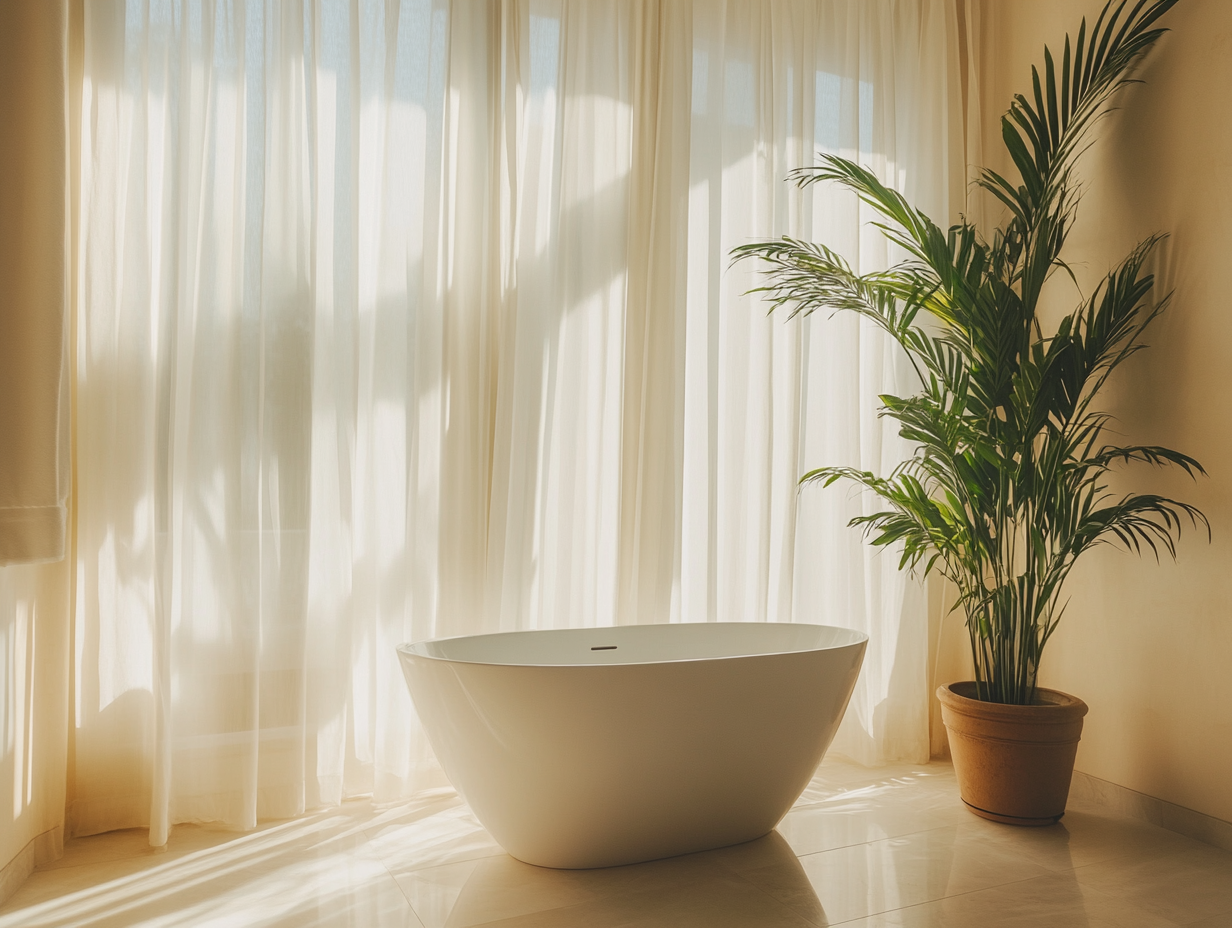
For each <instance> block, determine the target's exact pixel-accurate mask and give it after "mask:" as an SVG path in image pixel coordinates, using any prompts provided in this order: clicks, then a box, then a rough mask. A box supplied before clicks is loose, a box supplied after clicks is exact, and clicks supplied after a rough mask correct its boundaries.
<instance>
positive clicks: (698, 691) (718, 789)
mask: <svg viewBox="0 0 1232 928" xmlns="http://www.w3.org/2000/svg"><path fill="white" fill-rule="evenodd" d="M867 641H868V638H867V636H865V635H863V634H861V633H859V632H853V631H850V630H848V629H842V628H832V627H829V626H824V625H803V624H785V623H777V624H776V623H762V622H730V623H692V624H674V625H629V626H618V627H614V628H579V629H563V630H559V631H531V632H506V633H502V634H496V635H476V636H471V637H465V638H445V639H437V640H434V641H422V642H418V643H416V644H407V645H402V646H400V647H399V648H398V656H399V658H400V659H401V662H402V669H403V672H404V673H405V675H406V680H407V685H408V686H409V687H410V691H411V698H412V700H413V702H414V703H415V709H416V711H417V712H418V713H419V718H420V721H421V722H422V723H423V726H424V730H425V731H426V733H427V735H428V739H429V741H431V743H432V747H433V748H434V749H435V751H436V755H437V757H438V759H439V760H440V762H441V766H442V767H443V768H444V770H445V773H446V775H447V776H448V777H449V779H450V781H451V782H452V783H453V785H454V786H455V787H456V788H457V790H458V792H459V793H460V794H461V795H462V797H463V798H464V799H465V800H466V801H467V802H468V803H469V804H470V807H471V809H472V811H474V813H475V815H476V817H478V819H479V821H480V822H482V823H483V825H484V827H486V828H487V829H488V831H489V832H490V833H491V834H492V837H493V838H494V839H495V840H496V841H497V842H498V843H499V844H500V845H501V846H502V847H504V848H505V850H507V851H508V852H509V853H510V854H512V855H513V856H514V857H517V858H518V859H519V860H523V861H526V862H527V863H531V864H537V865H539V866H544V867H559V868H568V869H579V868H589V867H611V866H616V865H620V864H630V863H636V862H639V861H644V860H654V859H657V858H660V857H671V856H674V855H677V854H687V853H691V852H693V851H702V850H708V849H710V848H716V847H723V846H725V845H729V844H738V843H740V842H743V841H751V840H753V839H754V838H758V837H760V836H762V835H764V834H766V833H767V832H769V831H770V830H771V829H772V828H774V826H775V825H776V824H778V821H779V819H781V818H782V817H783V815H784V814H785V813H786V812H787V810H788V809H789V808H790V807H791V804H792V803H793V802H795V800H796V799H797V797H799V795H800V793H801V792H803V791H804V787H805V786H807V785H808V782H809V780H810V779H811V777H812V776H813V773H814V772H815V770H816V768H817V765H818V764H819V763H820V762H821V758H822V755H823V754H824V753H825V751H826V748H827V747H829V745H830V741H831V739H832V738H833V737H834V732H835V730H836V729H837V728H838V724H839V722H840V720H841V719H842V717H843V712H844V711H845V710H846V708H847V701H848V699H850V697H851V691H852V689H853V688H854V686H855V681H856V676H857V675H858V674H859V672H860V663H861V661H862V660H863V657H864V647H865V644H866V643H867Z"/></svg>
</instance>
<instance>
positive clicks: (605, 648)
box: [590, 644, 616, 651]
mask: <svg viewBox="0 0 1232 928" xmlns="http://www.w3.org/2000/svg"><path fill="white" fill-rule="evenodd" d="M590 650H592V651H615V650H616V645H614V644H601V645H599V646H598V647H594V648H591V649H590Z"/></svg>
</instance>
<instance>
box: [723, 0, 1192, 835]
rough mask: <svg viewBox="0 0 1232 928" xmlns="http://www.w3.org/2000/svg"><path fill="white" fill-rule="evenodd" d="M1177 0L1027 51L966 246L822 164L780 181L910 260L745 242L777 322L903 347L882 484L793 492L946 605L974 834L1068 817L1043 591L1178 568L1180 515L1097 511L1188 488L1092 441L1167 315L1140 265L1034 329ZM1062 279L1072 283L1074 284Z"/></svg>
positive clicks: (1051, 606)
mask: <svg viewBox="0 0 1232 928" xmlns="http://www.w3.org/2000/svg"><path fill="white" fill-rule="evenodd" d="M1175 2H1176V0H1154V2H1148V0H1139V2H1138V3H1137V4H1136V5H1135V6H1133V7H1132V9H1130V10H1129V11H1128V15H1124V16H1123V15H1122V14H1124V13H1125V7H1126V3H1125V2H1121V3H1120V5H1119V6H1116V7H1115V8H1114V7H1113V3H1112V2H1110V3H1109V4H1108V5H1107V6H1105V7H1104V9H1103V12H1101V14H1100V16H1099V18H1098V20H1097V21H1096V22H1095V26H1094V28H1092V29H1091V30H1090V33H1089V34H1088V32H1087V23H1086V20H1085V19H1084V20H1083V21H1082V25H1081V27H1080V28H1079V31H1078V37H1077V40H1076V42H1074V43H1073V44H1072V45H1071V42H1070V38H1069V36H1068V35H1067V36H1066V38H1065V47H1064V51H1063V53H1062V55H1061V57H1060V64H1059V66H1058V64H1057V61H1056V59H1054V56H1053V54H1052V53H1051V51H1050V50H1049V49H1047V48H1045V49H1044V63H1043V68H1042V71H1043V73H1042V74H1041V73H1040V69H1037V68H1032V88H1033V93H1032V96H1031V97H1030V98H1028V97H1027V96H1023V95H1018V96H1016V97H1015V98H1014V101H1013V103H1012V105H1011V107H1010V109H1009V112H1008V113H1007V114H1006V115H1005V116H1004V117H1003V118H1002V120H1001V129H1002V138H1003V140H1004V142H1005V145H1006V148H1007V149H1008V152H1009V155H1010V157H1011V159H1012V160H1013V163H1014V166H1015V167H1016V169H1017V172H1018V174H1019V175H1020V182H1019V183H1014V182H1012V181H1011V180H1009V179H1007V178H1005V177H1003V176H1001V175H999V174H997V173H995V172H993V171H990V170H985V171H983V172H981V174H980V176H979V179H978V181H977V183H978V184H979V186H980V187H982V188H983V189H984V190H986V191H988V192H989V193H991V194H992V195H993V196H995V197H996V198H997V199H998V200H999V201H1000V202H1001V204H1003V205H1004V207H1005V215H1006V217H1007V218H1005V219H1004V221H1003V222H1002V224H1001V225H1000V226H999V227H997V228H995V229H993V230H992V235H991V236H990V237H987V238H986V237H984V236H983V235H981V233H980V231H979V230H977V228H976V227H975V226H974V225H973V224H972V223H970V222H967V221H965V220H964V221H962V222H960V223H958V224H957V225H954V226H952V227H951V228H950V229H949V230H948V233H947V232H946V231H943V230H942V229H941V228H940V227H939V226H938V225H937V224H936V223H934V222H933V221H932V220H931V219H929V218H928V217H927V216H926V215H924V214H923V213H922V212H920V211H919V210H918V209H915V208H914V207H913V206H912V205H911V204H910V203H908V202H907V201H906V199H904V198H903V196H901V195H900V194H899V193H897V192H896V191H894V190H891V189H889V188H888V187H886V186H885V185H883V184H882V183H881V182H880V181H878V179H877V178H876V177H875V176H874V175H873V174H872V172H870V171H868V170H866V169H865V168H863V167H861V166H860V165H858V164H856V163H854V162H852V161H850V160H847V159H844V158H839V157H834V156H829V155H826V156H823V157H822V158H821V159H820V164H818V165H817V166H814V167H809V168H802V169H800V170H797V171H795V172H793V174H792V179H793V180H794V181H795V182H796V183H797V184H798V185H800V186H801V187H804V186H807V185H809V184H814V183H818V182H821V181H827V182H833V183H837V184H840V185H842V186H844V187H846V188H848V189H850V190H852V191H854V192H855V194H856V195H857V196H859V198H860V199H861V200H863V201H864V202H865V203H867V204H868V205H869V206H870V207H872V208H873V209H874V210H875V211H876V212H877V213H879V214H880V220H881V221H880V223H879V226H880V228H881V230H882V232H883V233H884V234H885V236H886V237H887V238H888V239H889V240H890V241H891V242H893V243H895V244H896V245H898V246H900V247H901V248H902V249H903V250H904V251H905V252H906V256H907V257H906V259H905V260H904V261H902V262H901V263H899V264H897V265H895V266H894V267H892V268H890V269H889V270H886V271H880V272H876V273H871V274H864V275H859V274H856V273H855V272H853V271H852V269H851V267H850V265H848V263H847V262H846V261H845V260H844V259H843V257H842V256H841V255H839V254H836V253H835V252H833V251H831V250H830V249H828V248H826V247H825V246H823V245H820V244H815V243H809V242H802V241H798V240H795V239H791V238H783V239H779V240H776V241H769V242H760V243H754V244H749V245H744V246H742V247H739V248H737V249H735V251H734V257H735V259H736V260H740V259H749V258H751V259H757V260H759V261H760V262H761V265H762V270H763V271H764V273H765V275H766V282H765V286H761V287H758V288H756V290H755V291H754V292H760V293H763V294H764V295H765V298H766V299H767V300H768V301H769V302H770V303H771V305H772V308H780V307H783V308H786V309H787V310H788V311H789V312H790V314H791V315H793V316H794V315H796V314H800V313H804V314H807V313H811V312H813V311H814V310H817V309H821V308H826V309H829V310H833V311H838V310H847V311H851V312H855V313H859V314H860V315H862V316H865V317H867V318H868V319H871V320H872V321H873V322H875V323H876V324H877V325H879V326H880V327H881V328H883V329H884V330H885V331H886V332H888V333H889V334H890V336H891V337H893V338H894V340H895V341H896V342H897V343H898V344H899V345H900V346H901V347H902V349H903V350H904V351H905V352H906V353H907V356H908V357H909V358H910V360H911V363H912V365H913V366H914V368H915V371H916V374H917V375H918V378H919V384H920V389H919V392H917V393H916V394H915V395H913V396H908V397H898V396H883V397H881V401H882V404H883V405H882V406H881V414H882V415H884V416H888V417H889V418H891V419H893V420H896V421H897V422H898V424H899V430H900V434H901V435H902V436H903V437H904V438H906V439H908V440H909V441H911V442H912V443H914V445H915V448H916V450H915V452H914V454H913V456H912V457H911V458H910V459H909V460H907V461H906V462H904V463H903V464H901V465H900V466H898V467H897V468H895V469H894V471H893V472H892V473H890V474H888V475H884V476H881V475H877V474H873V473H870V472H867V471H861V470H858V469H855V468H851V467H838V466H830V467H821V468H819V469H817V470H813V471H811V472H809V473H808V474H805V475H804V477H803V478H801V480H802V482H807V481H818V482H820V483H822V484H823V485H826V486H829V485H830V484H833V483H835V482H836V481H839V480H845V481H852V482H854V483H856V484H858V485H860V486H862V487H864V488H866V489H867V490H870V491H872V493H874V494H876V496H877V497H879V498H880V500H881V501H882V502H883V504H884V505H885V508H884V509H883V510H882V511H879V512H875V513H872V514H868V515H862V516H859V517H857V518H855V519H853V520H852V522H851V524H852V525H853V526H860V527H862V528H863V529H864V530H865V533H866V535H867V537H869V538H870V540H871V542H872V544H874V545H882V546H887V545H892V544H898V545H901V552H902V554H901V564H900V567H904V568H911V569H915V570H919V571H921V572H922V573H923V574H925V575H927V574H928V573H929V572H930V571H933V570H936V571H937V572H938V573H940V574H941V575H942V576H944V577H945V578H946V579H947V580H948V581H949V582H950V583H952V584H953V585H954V588H955V589H956V590H957V602H956V604H955V608H956V609H957V608H961V609H962V611H963V612H964V613H965V616H966V627H967V631H968V633H969V637H970V644H971V658H972V663H973V665H974V671H975V680H973V681H970V682H967V683H957V684H953V685H951V686H948V687H940V688H939V689H938V697H939V698H940V700H941V703H942V714H943V719H944V721H945V724H946V727H947V729H948V731H949V736H950V748H951V753H952V756H953V759H954V765H955V770H956V773H957V776H958V781H959V788H960V791H961V793H962V797H963V800H964V801H965V802H966V803H967V804H968V805H969V806H970V807H971V808H972V810H973V811H975V812H977V813H978V814H980V815H984V816H985V817H988V818H992V819H996V820H999V821H1007V822H1013V823H1018V824H1048V823H1051V822H1054V821H1056V820H1057V819H1059V818H1060V816H1061V814H1063V813H1064V811H1065V802H1066V798H1067V796H1068V792H1069V782H1070V777H1071V774H1072V771H1073V762H1074V756H1075V754H1076V751H1077V742H1078V735H1079V732H1080V731H1081V727H1082V718H1083V715H1084V714H1085V713H1086V706H1085V705H1084V704H1083V703H1082V702H1081V700H1078V699H1075V698H1074V697H1071V696H1068V695H1066V694H1063V693H1059V692H1057V691H1054V690H1048V689H1045V688H1043V687H1040V686H1038V685H1037V675H1038V672H1039V667H1040V659H1041V657H1042V655H1043V651H1044V646H1045V645H1046V644H1047V643H1048V641H1049V639H1050V638H1051V636H1052V634H1053V632H1054V631H1055V629H1056V627H1057V623H1058V621H1059V620H1060V618H1061V614H1062V612H1063V606H1062V604H1061V600H1060V592H1061V589H1062V586H1063V584H1064V583H1065V580H1066V578H1067V577H1068V576H1069V573H1070V571H1071V570H1072V568H1073V566H1074V563H1075V561H1076V560H1077V558H1078V557H1079V555H1081V554H1082V553H1083V552H1084V551H1087V550H1089V549H1090V548H1091V547H1092V546H1093V545H1096V544H1099V543H1107V542H1110V543H1113V544H1119V545H1121V546H1123V547H1125V548H1126V549H1129V550H1131V551H1134V552H1139V553H1141V552H1142V551H1143V549H1144V548H1146V549H1149V550H1150V551H1153V552H1155V554H1156V556H1157V557H1158V554H1159V549H1161V548H1162V549H1164V550H1166V551H1167V552H1168V553H1169V554H1171V555H1173V556H1175V554H1176V539H1177V538H1178V537H1179V535H1180V530H1181V525H1182V522H1183V521H1186V520H1188V521H1191V522H1192V523H1193V524H1194V525H1195V526H1197V525H1198V524H1202V525H1204V526H1205V527H1206V531H1207V533H1208V536H1209V532H1210V527H1209V524H1208V523H1207V522H1206V518H1205V517H1204V516H1203V515H1202V513H1201V512H1199V511H1198V510H1197V509H1196V508H1194V507H1193V506H1191V505H1188V504H1186V503H1183V502H1177V501H1175V500H1172V499H1167V498H1164V497H1161V496H1157V495H1154V494H1130V495H1117V494H1114V493H1113V492H1112V491H1111V490H1110V489H1109V485H1108V483H1107V480H1106V477H1107V474H1108V472H1109V470H1110V469H1111V468H1112V467H1114V466H1117V465H1121V464H1128V463H1134V462H1140V463H1148V464H1153V465H1162V466H1176V467H1180V468H1182V469H1183V470H1184V471H1186V472H1187V473H1188V474H1190V475H1191V476H1193V475H1195V474H1198V473H1204V471H1203V470H1202V467H1201V465H1200V464H1199V463H1198V462H1197V461H1196V460H1194V459H1193V458H1192V457H1189V456H1188V455H1185V454H1182V453H1180V452H1177V451H1173V450H1170V449H1168V448H1162V447H1156V446H1148V445H1116V444H1111V443H1109V441H1108V438H1109V432H1108V430H1107V425H1108V416H1107V414H1105V413H1104V412H1102V411H1100V409H1099V407H1098V406H1097V405H1096V401H1097V398H1098V397H1099V394H1100V391H1101V389H1102V388H1103V387H1104V385H1105V384H1106V383H1107V381H1108V378H1109V377H1110V376H1111V375H1112V374H1113V372H1114V371H1116V370H1117V369H1118V368H1119V367H1120V366H1121V365H1122V364H1124V363H1125V361H1127V360H1128V359H1129V358H1130V357H1131V356H1132V355H1134V354H1135V353H1136V352H1137V351H1138V350H1140V349H1141V348H1142V347H1143V344H1142V335H1143V332H1144V331H1145V330H1146V328H1147V327H1148V326H1149V325H1150V324H1151V322H1152V321H1153V320H1154V319H1155V318H1156V317H1157V316H1158V315H1159V314H1160V313H1161V312H1162V311H1163V310H1164V308H1165V307H1166V305H1167V303H1168V297H1167V296H1164V297H1163V298H1160V299H1154V298H1153V296H1152V288H1153V283H1154V277H1153V275H1152V274H1150V273H1148V272H1147V269H1146V268H1147V262H1148V258H1149V256H1150V254H1151V252H1152V250H1153V249H1154V247H1155V246H1156V245H1157V243H1158V242H1159V239H1160V237H1159V236H1158V235H1156V236H1152V237H1151V238H1148V239H1147V240H1146V241H1144V242H1142V243H1141V244H1140V245H1138V247H1136V248H1135V249H1134V250H1133V251H1132V252H1130V254H1129V255H1128V257H1126V258H1125V259H1124V261H1122V262H1121V263H1120V265H1119V266H1117V267H1116V268H1114V269H1113V270H1112V271H1110V272H1109V274H1108V275H1107V277H1106V278H1105V279H1104V280H1103V281H1102V282H1101V283H1100V285H1099V286H1098V287H1097V288H1096V289H1095V291H1094V292H1093V293H1092V294H1091V295H1090V296H1089V297H1087V298H1085V299H1082V300H1081V301H1080V302H1079V303H1078V305H1077V306H1076V308H1074V309H1073V311H1072V312H1069V313H1068V314H1066V315H1063V316H1061V317H1060V319H1059V321H1058V322H1057V323H1056V325H1055V326H1051V327H1049V329H1047V330H1046V329H1045V321H1044V320H1043V319H1042V318H1041V313H1040V311H1039V310H1040V293H1041V290H1042V288H1043V287H1044V284H1045V281H1047V280H1048V279H1049V277H1050V276H1051V275H1052V274H1053V273H1054V272H1056V271H1058V270H1061V271H1065V272H1067V273H1068V271H1069V269H1068V267H1067V266H1066V264H1065V262H1064V261H1063V260H1062V251H1063V249H1064V246H1065V240H1066V236H1067V233H1068V232H1069V230H1070V228H1071V226H1072V224H1073V221H1074V216H1075V210H1076V207H1077V200H1078V197H1077V192H1076V189H1075V188H1076V182H1075V178H1074V165H1075V162H1076V160H1077V159H1078V157H1079V156H1080V154H1081V153H1082V151H1083V150H1084V149H1085V147H1086V140H1087V139H1088V138H1089V132H1090V130H1091V128H1092V126H1093V125H1094V124H1095V123H1096V122H1097V120H1098V119H1099V117H1100V116H1101V114H1103V113H1104V112H1106V111H1107V106H1108V103H1109V100H1110V99H1111V98H1112V96H1113V95H1114V94H1115V93H1116V92H1117V91H1118V90H1119V89H1121V88H1122V87H1123V86H1124V85H1125V84H1127V83H1130V82H1131V79H1130V77H1129V75H1130V73H1131V70H1132V68H1133V67H1134V66H1135V64H1136V63H1138V62H1139V61H1140V60H1141V59H1142V56H1143V55H1144V54H1145V53H1146V52H1147V51H1148V49H1150V48H1151V46H1152V45H1153V44H1154V43H1155V42H1156V40H1157V39H1158V38H1159V37H1160V35H1162V34H1163V32H1165V31H1166V30H1164V29H1162V28H1158V27H1157V25H1156V24H1157V22H1158V20H1159V19H1160V17H1161V16H1162V15H1163V14H1164V13H1166V12H1167V11H1168V9H1170V8H1171V7H1172V6H1173V5H1174V3H1175ZM1071 276H1072V275H1071Z"/></svg>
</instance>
